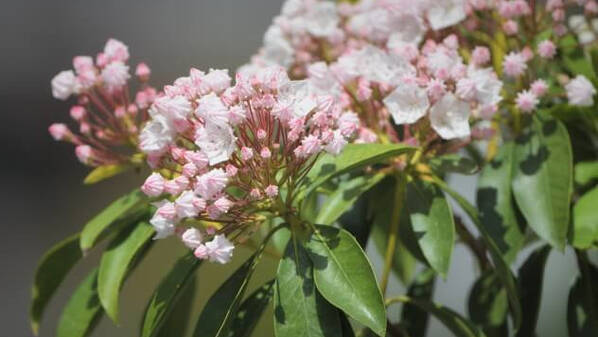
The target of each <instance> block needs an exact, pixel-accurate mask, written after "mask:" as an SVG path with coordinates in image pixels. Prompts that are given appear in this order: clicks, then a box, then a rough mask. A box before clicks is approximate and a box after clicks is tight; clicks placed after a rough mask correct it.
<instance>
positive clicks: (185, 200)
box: [174, 191, 205, 218]
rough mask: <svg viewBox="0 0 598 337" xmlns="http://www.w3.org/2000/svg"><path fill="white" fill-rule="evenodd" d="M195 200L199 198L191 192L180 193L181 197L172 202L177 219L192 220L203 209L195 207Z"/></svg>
mask: <svg viewBox="0 0 598 337" xmlns="http://www.w3.org/2000/svg"><path fill="white" fill-rule="evenodd" d="M196 199H199V198H198V197H197V196H196V195H195V193H193V192H191V191H184V192H183V193H181V195H180V196H179V197H178V198H177V199H176V200H175V202H174V203H175V208H176V213H177V215H178V217H179V218H193V217H196V216H197V215H198V214H199V212H201V211H202V210H203V208H201V209H200V208H198V207H197V206H196V202H197V201H196ZM204 206H205V202H204Z"/></svg>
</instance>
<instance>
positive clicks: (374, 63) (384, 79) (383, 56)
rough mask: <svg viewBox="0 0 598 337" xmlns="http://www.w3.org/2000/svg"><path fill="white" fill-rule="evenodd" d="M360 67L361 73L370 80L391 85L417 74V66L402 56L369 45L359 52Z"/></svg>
mask: <svg viewBox="0 0 598 337" xmlns="http://www.w3.org/2000/svg"><path fill="white" fill-rule="evenodd" d="M358 53H359V56H360V57H359V63H358V65H357V66H358V68H359V69H360V73H361V75H362V76H363V77H364V78H365V79H367V80H369V81H374V82H378V83H385V84H389V85H397V84H399V83H401V81H402V79H403V78H404V77H408V76H412V75H413V74H415V68H414V67H413V66H412V65H411V64H410V63H409V62H407V61H406V60H404V59H403V58H402V57H401V56H399V55H395V54H389V53H387V52H385V51H384V50H382V49H380V48H378V47H374V46H371V45H368V46H366V47H364V48H362V49H361V50H360V51H359V52H358Z"/></svg>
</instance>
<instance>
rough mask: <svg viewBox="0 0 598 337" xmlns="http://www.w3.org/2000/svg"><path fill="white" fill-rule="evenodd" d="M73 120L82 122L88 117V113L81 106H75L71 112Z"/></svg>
mask: <svg viewBox="0 0 598 337" xmlns="http://www.w3.org/2000/svg"><path fill="white" fill-rule="evenodd" d="M70 115H71V118H72V119H74V120H76V121H81V120H82V119H84V118H85V116H86V115H87V111H86V110H85V108H84V107H82V106H80V105H73V106H72V107H71V111H70Z"/></svg>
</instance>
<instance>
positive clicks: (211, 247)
mask: <svg viewBox="0 0 598 337" xmlns="http://www.w3.org/2000/svg"><path fill="white" fill-rule="evenodd" d="M205 246H206V248H207V251H208V256H209V260H210V262H218V263H220V264H225V263H228V262H230V260H231V258H232V257H233V250H234V249H235V246H234V245H233V244H232V242H230V241H229V240H228V239H227V238H226V237H225V236H224V235H221V234H220V235H216V236H214V239H212V241H210V242H207V243H206V244H205ZM196 251H197V250H196ZM196 256H197V255H196Z"/></svg>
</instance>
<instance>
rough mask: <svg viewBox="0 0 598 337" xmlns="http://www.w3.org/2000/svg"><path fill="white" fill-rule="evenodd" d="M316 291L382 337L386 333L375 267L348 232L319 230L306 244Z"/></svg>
mask: <svg viewBox="0 0 598 337" xmlns="http://www.w3.org/2000/svg"><path fill="white" fill-rule="evenodd" d="M307 248H308V252H309V257H310V258H311V260H312V262H313V265H314V280H315V283H316V287H317V288H318V290H319V291H320V293H321V294H322V296H324V298H325V299H326V300H327V301H328V302H330V303H332V304H333V305H334V306H336V307H337V308H339V309H341V310H343V311H344V312H345V313H346V314H347V315H349V316H350V317H351V318H353V319H355V320H356V321H358V322H360V323H361V324H363V325H365V326H367V327H369V328H370V329H372V330H373V331H374V332H376V334H378V335H379V336H384V335H385V333H386V310H385V308H384V301H383V300H382V294H381V293H380V288H379V287H378V282H377V281H376V277H375V275H374V271H373V270H372V266H371V264H370V262H369V260H368V258H367V256H366V255H365V253H364V251H363V250H362V249H361V247H360V246H359V243H357V240H355V238H354V237H353V236H352V235H351V234H350V233H349V232H347V231H345V230H343V229H338V228H334V227H330V226H317V227H316V231H315V232H314V233H313V234H312V235H311V238H310V240H309V242H308V243H307Z"/></svg>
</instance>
